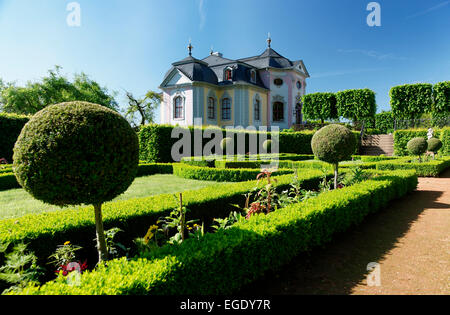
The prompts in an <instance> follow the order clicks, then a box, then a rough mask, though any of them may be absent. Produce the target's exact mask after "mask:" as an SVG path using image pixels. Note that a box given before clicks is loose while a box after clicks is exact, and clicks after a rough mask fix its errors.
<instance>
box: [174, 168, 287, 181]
mask: <svg viewBox="0 0 450 315" xmlns="http://www.w3.org/2000/svg"><path fill="white" fill-rule="evenodd" d="M259 173H261V170H259V169H251V168H248V169H245V168H240V169H225V168H222V169H221V168H210V167H199V166H192V165H187V164H183V163H176V164H174V165H173V174H174V175H176V176H179V177H182V178H186V179H196V180H207V181H215V182H244V181H249V180H254V179H255V178H256V177H257V176H258V174H259ZM291 173H293V170H291V169H279V170H278V171H276V172H274V175H277V176H278V175H285V174H291Z"/></svg>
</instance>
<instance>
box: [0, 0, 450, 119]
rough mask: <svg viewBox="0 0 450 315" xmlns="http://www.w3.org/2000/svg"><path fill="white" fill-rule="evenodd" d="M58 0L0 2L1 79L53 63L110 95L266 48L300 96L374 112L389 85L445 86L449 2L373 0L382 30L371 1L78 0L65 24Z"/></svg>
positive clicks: (38, 71)
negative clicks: (373, 22) (366, 102)
mask: <svg viewBox="0 0 450 315" xmlns="http://www.w3.org/2000/svg"><path fill="white" fill-rule="evenodd" d="M70 2H71V1H65V0H39V1H30V0H0V43H1V44H0V78H3V79H4V80H5V81H17V82H18V83H19V84H23V83H24V82H26V81H28V80H37V79H39V78H40V77H42V76H43V75H44V74H45V73H46V71H47V70H48V69H50V68H52V67H53V66H54V65H60V66H62V67H63V72H64V73H66V74H72V73H74V72H81V71H83V72H85V73H87V74H88V75H89V76H90V77H91V78H93V79H95V80H96V81H98V82H99V83H101V84H102V85H105V86H107V87H108V88H109V89H110V90H116V91H118V92H121V94H120V95H119V96H118V98H117V100H118V101H119V103H121V104H122V106H123V105H124V104H125V98H124V95H123V90H129V91H131V92H133V93H134V94H135V95H143V94H145V92H146V91H147V90H158V86H159V84H160V83H161V81H162V79H163V76H164V74H165V73H166V71H167V70H169V68H170V66H171V63H173V62H175V61H178V60H180V59H182V58H184V57H186V56H187V49H186V46H187V44H188V40H189V38H192V43H193V45H194V51H193V55H194V56H195V57H197V58H199V59H201V58H204V57H206V56H207V55H208V54H209V51H210V49H211V45H213V46H214V50H216V51H220V52H222V53H223V54H224V57H227V58H231V59H233V58H235V59H237V58H243V57H248V56H254V55H257V54H260V53H262V52H263V51H264V50H265V48H266V38H267V33H268V32H270V33H271V34H272V39H273V42H272V47H273V48H274V49H275V50H276V51H278V52H279V53H280V54H282V55H284V56H285V57H288V58H290V59H292V60H297V59H303V60H304V62H305V64H306V66H307V68H308V70H309V72H310V74H311V78H310V79H309V80H308V87H307V92H308V93H312V92H322V91H331V92H336V91H340V90H344V89H353V88H366V87H367V88H370V89H372V90H374V91H375V92H376V93H377V103H378V111H381V110H388V109H389V95H388V94H389V89H390V88H391V87H392V86H395V85H399V84H405V83H416V82H430V83H436V82H440V81H444V80H450V31H449V30H450V0H427V1H416V0H385V1H382V0H379V1H377V2H378V3H379V4H380V5H381V26H380V27H369V26H368V25H367V23H366V18H367V15H368V14H369V13H370V12H369V11H367V10H366V8H367V5H368V3H369V2H371V1H369V0H339V1H337V0H279V1H268V0H227V1H221V0H133V1H125V0H108V1H105V0H104V1H101V0H78V1H77V2H78V3H79V4H80V6H81V27H69V26H68V25H67V23H66V18H67V15H68V13H69V12H67V11H66V6H67V4H68V3H70Z"/></svg>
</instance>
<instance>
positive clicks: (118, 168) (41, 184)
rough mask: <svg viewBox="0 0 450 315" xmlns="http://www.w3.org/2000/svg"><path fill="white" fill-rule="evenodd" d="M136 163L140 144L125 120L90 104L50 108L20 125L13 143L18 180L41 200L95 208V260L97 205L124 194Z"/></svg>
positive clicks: (100, 235)
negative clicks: (17, 135) (20, 129)
mask: <svg viewBox="0 0 450 315" xmlns="http://www.w3.org/2000/svg"><path fill="white" fill-rule="evenodd" d="M138 164H139V143H138V139H137V136H136V133H135V132H134V131H133V129H132V128H131V126H130V125H129V123H128V122H127V121H126V120H125V119H124V118H123V117H122V116H120V115H119V114H117V113H116V112H114V111H112V110H110V109H108V108H106V107H103V106H100V105H96V104H92V103H87V102H72V103H62V104H58V105H52V106H49V107H47V108H45V109H43V110H41V111H40V112H38V113H37V114H36V115H35V116H33V117H32V118H31V120H30V121H29V122H28V123H27V124H26V125H25V127H24V128H23V130H22V132H21V134H20V136H19V138H18V140H17V142H16V145H15V147H14V170H15V174H16V177H17V181H18V182H19V184H20V185H21V186H22V187H23V188H24V189H25V190H26V191H27V192H29V193H30V194H31V195H32V196H33V197H34V198H36V199H38V200H41V201H43V202H45V203H49V204H53V205H57V206H61V207H63V206H68V205H80V204H92V205H94V208H95V218H96V225H97V246H98V250H99V260H100V261H101V260H103V259H106V258H107V252H106V243H105V236H104V231H103V223H102V214H101V206H102V203H103V202H106V201H110V200H112V199H114V198H115V197H116V196H118V195H120V194H122V193H124V192H125V191H126V190H127V189H128V187H129V186H130V185H131V183H132V182H133V180H134V178H135V176H136V173H137V170H138Z"/></svg>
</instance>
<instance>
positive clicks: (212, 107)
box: [208, 97, 216, 119]
mask: <svg viewBox="0 0 450 315" xmlns="http://www.w3.org/2000/svg"><path fill="white" fill-rule="evenodd" d="M208 119H216V100H215V99H214V98H213V97H210V98H208Z"/></svg>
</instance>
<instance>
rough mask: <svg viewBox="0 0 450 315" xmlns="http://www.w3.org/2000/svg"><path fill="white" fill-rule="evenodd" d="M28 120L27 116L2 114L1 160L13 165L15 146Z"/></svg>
mask: <svg viewBox="0 0 450 315" xmlns="http://www.w3.org/2000/svg"><path fill="white" fill-rule="evenodd" d="M28 120H29V117H27V116H19V115H15V114H3V113H1V114H0V159H1V158H5V159H6V160H7V161H8V162H9V163H12V156H13V148H14V144H15V143H16V141H17V138H18V137H19V134H20V132H21V131H22V128H23V126H25V124H26V123H27V122H28Z"/></svg>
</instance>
